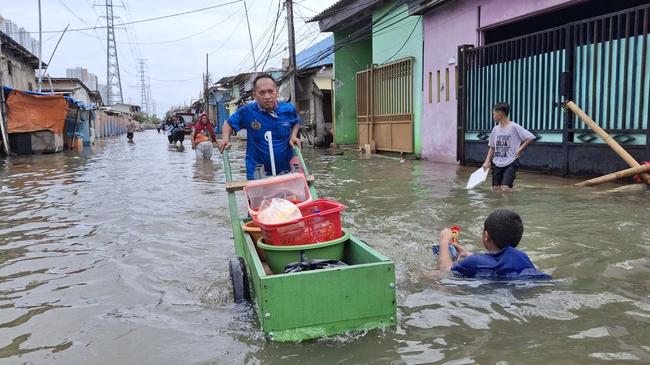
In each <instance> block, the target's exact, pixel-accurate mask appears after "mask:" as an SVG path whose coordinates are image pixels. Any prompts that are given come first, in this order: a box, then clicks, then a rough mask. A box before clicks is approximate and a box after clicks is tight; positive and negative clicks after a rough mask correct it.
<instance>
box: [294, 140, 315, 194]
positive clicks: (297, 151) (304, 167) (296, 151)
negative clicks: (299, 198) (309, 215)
mask: <svg viewBox="0 0 650 365" xmlns="http://www.w3.org/2000/svg"><path fill="white" fill-rule="evenodd" d="M293 153H294V154H295V155H296V156H297V157H298V160H300V164H301V165H302V172H303V174H304V175H305V176H309V169H308V168H307V164H306V163H305V159H304V158H302V152H300V148H299V147H298V146H293ZM309 191H310V192H311V197H312V198H313V199H318V192H317V191H316V187H315V186H314V184H313V183H312V184H310V185H309Z"/></svg>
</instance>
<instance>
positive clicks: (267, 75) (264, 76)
mask: <svg viewBox="0 0 650 365" xmlns="http://www.w3.org/2000/svg"><path fill="white" fill-rule="evenodd" d="M261 79H270V80H273V83H274V84H275V85H276V86H277V85H278V82H277V81H275V78H273V76H271V75H270V74H267V73H263V74H259V75H257V76H256V77H255V79H253V89H255V88H256V87H257V82H258V81H259V80H261Z"/></svg>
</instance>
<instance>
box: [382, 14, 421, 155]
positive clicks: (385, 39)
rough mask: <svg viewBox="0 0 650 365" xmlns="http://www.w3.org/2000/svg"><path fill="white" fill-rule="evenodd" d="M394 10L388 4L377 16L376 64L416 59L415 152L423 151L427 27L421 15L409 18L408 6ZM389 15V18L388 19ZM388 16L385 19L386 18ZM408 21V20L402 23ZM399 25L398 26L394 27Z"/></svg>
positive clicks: (414, 69)
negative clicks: (424, 70) (423, 96)
mask: <svg viewBox="0 0 650 365" xmlns="http://www.w3.org/2000/svg"><path fill="white" fill-rule="evenodd" d="M393 8H394V3H388V4H387V5H385V6H383V7H382V8H380V9H378V10H377V11H375V12H374V13H373V16H372V19H373V23H375V25H374V26H373V30H372V62H373V63H374V64H377V65H382V64H384V63H390V62H393V61H397V60H399V59H404V58H407V57H413V58H414V62H413V151H414V153H415V154H416V155H419V154H420V153H421V150H422V139H421V133H420V131H421V123H422V42H423V40H422V37H423V25H422V19H421V17H419V16H410V17H408V18H406V19H404V18H405V17H406V16H408V7H407V6H406V5H402V6H400V7H399V8H397V9H395V10H393V11H392V12H391V13H390V14H386V13H387V12H389V11H391V9H393ZM384 15H385V16H384ZM382 16H384V18H382ZM401 19H404V20H401ZM393 23H395V24H393Z"/></svg>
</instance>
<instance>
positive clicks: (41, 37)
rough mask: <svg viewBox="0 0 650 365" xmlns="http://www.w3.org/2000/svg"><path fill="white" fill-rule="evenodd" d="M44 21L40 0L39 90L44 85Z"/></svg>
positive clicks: (39, 1)
mask: <svg viewBox="0 0 650 365" xmlns="http://www.w3.org/2000/svg"><path fill="white" fill-rule="evenodd" d="M42 58H43V21H42V17H41V0H38V92H39V93H40V92H41V89H42V86H43V62H42Z"/></svg>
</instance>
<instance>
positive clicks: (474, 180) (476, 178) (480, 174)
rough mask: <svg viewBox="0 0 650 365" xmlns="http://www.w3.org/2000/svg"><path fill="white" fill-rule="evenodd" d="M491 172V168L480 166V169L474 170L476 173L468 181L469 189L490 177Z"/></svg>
mask: <svg viewBox="0 0 650 365" xmlns="http://www.w3.org/2000/svg"><path fill="white" fill-rule="evenodd" d="M489 172H490V169H484V168H483V167H479V168H478V170H476V171H474V173H473V174H472V175H471V176H470V177H469V181H467V187H466V188H467V189H472V188H474V187H476V186H477V185H479V184H480V183H482V182H483V181H485V180H486V179H487V177H488V173H489Z"/></svg>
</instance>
